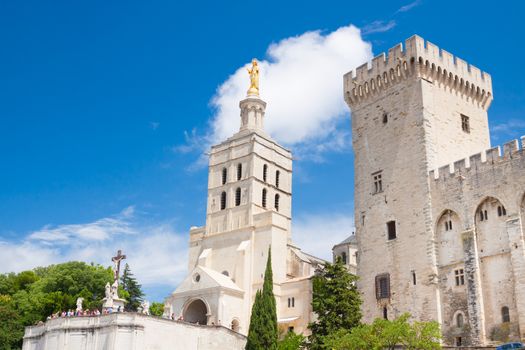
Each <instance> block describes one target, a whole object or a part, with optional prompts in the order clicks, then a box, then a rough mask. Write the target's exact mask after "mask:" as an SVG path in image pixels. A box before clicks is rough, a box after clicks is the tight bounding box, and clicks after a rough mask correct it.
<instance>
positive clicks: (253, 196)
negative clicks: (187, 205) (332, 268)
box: [165, 95, 324, 334]
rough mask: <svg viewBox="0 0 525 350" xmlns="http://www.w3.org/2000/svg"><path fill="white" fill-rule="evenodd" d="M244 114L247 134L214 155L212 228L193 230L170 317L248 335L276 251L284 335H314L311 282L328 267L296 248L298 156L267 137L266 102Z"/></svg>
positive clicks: (247, 105) (248, 105)
mask: <svg viewBox="0 0 525 350" xmlns="http://www.w3.org/2000/svg"><path fill="white" fill-rule="evenodd" d="M239 106H240V110H241V113H240V114H241V115H240V122H241V123H240V124H241V125H240V129H239V132H237V133H236V134H235V135H233V136H232V137H230V138H228V139H227V140H225V141H224V142H222V143H220V144H218V145H215V146H213V147H212V149H211V152H210V160H209V172H208V201H207V213H206V225H205V226H203V227H193V228H191V230H190V243H189V246H190V247H189V263H188V275H187V277H186V279H185V280H184V281H183V282H182V283H181V284H180V285H179V287H178V288H177V289H176V290H175V292H174V293H173V294H172V295H171V296H170V297H168V299H167V300H166V305H165V306H166V307H165V313H166V316H171V315H173V317H175V318H176V319H178V318H183V319H184V320H185V321H188V322H198V323H200V324H208V325H211V324H216V325H217V324H221V325H224V326H227V327H230V328H231V329H233V330H235V331H237V332H239V333H242V334H247V332H248V327H249V322H250V314H251V307H252V304H253V300H254V297H255V293H256V291H257V290H258V289H260V288H262V284H263V279H264V271H265V267H266V260H267V258H268V248H269V247H270V246H271V249H272V269H273V281H274V294H275V296H276V299H277V316H278V322H279V327H280V328H281V329H282V330H284V331H286V330H291V329H293V330H294V331H295V332H298V333H307V332H308V329H307V326H308V323H309V322H310V321H312V319H313V313H312V307H311V298H312V286H311V277H312V276H313V275H314V272H315V270H316V268H317V266H318V265H319V264H320V263H323V262H324V261H322V260H320V259H318V258H315V257H313V256H311V255H308V254H305V253H304V252H302V251H301V250H300V249H299V248H298V247H296V246H294V245H293V244H292V240H291V220H292V208H291V207H292V154H291V152H290V151H289V150H287V149H285V148H283V147H282V146H280V145H279V144H277V143H276V142H275V141H273V140H272V139H271V137H270V136H269V135H268V134H266V132H265V131H264V118H265V109H266V103H265V102H264V101H263V100H262V99H260V98H259V97H258V96H253V95H250V96H247V98H246V99H244V100H242V101H241V102H240V104H239Z"/></svg>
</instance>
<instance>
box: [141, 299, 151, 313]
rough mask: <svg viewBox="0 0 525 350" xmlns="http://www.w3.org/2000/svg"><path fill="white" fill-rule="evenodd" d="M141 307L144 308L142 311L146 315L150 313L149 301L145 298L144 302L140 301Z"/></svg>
mask: <svg viewBox="0 0 525 350" xmlns="http://www.w3.org/2000/svg"><path fill="white" fill-rule="evenodd" d="M140 307H141V309H142V311H141V312H142V313H143V314H144V315H149V301H147V300H144V301H143V302H142V303H140Z"/></svg>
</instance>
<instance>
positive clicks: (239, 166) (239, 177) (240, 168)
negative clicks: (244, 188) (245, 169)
mask: <svg viewBox="0 0 525 350" xmlns="http://www.w3.org/2000/svg"><path fill="white" fill-rule="evenodd" d="M241 178H242V164H241V163H239V164H237V180H240V179H241Z"/></svg>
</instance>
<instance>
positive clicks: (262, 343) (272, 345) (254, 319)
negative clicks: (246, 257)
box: [246, 249, 278, 350]
mask: <svg viewBox="0 0 525 350" xmlns="http://www.w3.org/2000/svg"><path fill="white" fill-rule="evenodd" d="M277 336H278V329H277V309H276V305H275V296H274V295H273V273H272V251H271V249H268V260H267V261H266V271H265V272H264V284H263V289H262V291H260V290H258V291H257V293H256V294H255V301H254V303H253V306H252V315H251V318H250V328H249V330H248V341H247V342H246V349H247V350H276V349H277Z"/></svg>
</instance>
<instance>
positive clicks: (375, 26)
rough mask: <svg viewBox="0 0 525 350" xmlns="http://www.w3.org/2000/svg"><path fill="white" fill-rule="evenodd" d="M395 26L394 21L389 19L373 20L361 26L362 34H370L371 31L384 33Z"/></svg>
mask: <svg viewBox="0 0 525 350" xmlns="http://www.w3.org/2000/svg"><path fill="white" fill-rule="evenodd" d="M395 26H396V21H394V20H390V21H388V22H386V21H373V22H372V23H370V24H367V25H366V26H364V27H363V35H367V34H372V33H384V32H388V31H389V30H390V29H392V28H394V27H395Z"/></svg>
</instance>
